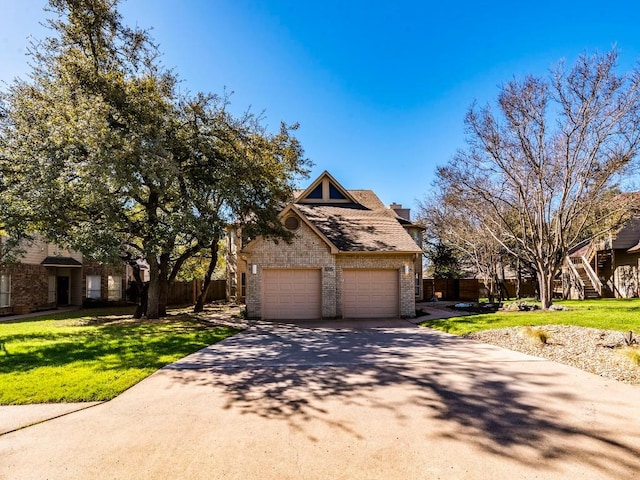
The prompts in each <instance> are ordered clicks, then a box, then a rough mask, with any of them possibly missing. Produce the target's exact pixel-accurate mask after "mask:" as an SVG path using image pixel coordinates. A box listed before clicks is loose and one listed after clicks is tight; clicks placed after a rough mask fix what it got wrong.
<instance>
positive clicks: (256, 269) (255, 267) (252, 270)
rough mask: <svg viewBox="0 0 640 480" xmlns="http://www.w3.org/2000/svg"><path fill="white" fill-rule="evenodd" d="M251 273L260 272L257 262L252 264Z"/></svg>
mask: <svg viewBox="0 0 640 480" xmlns="http://www.w3.org/2000/svg"><path fill="white" fill-rule="evenodd" d="M251 273H252V274H254V275H255V274H256V273H258V265H256V264H255V263H254V264H253V265H251Z"/></svg>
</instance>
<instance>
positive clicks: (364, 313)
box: [343, 269, 399, 318]
mask: <svg viewBox="0 0 640 480" xmlns="http://www.w3.org/2000/svg"><path fill="white" fill-rule="evenodd" d="M343 280H344V289H343V292H344V295H343V317H345V318H385V317H386V318H389V317H397V316H398V311H399V294H398V292H399V286H398V283H399V280H398V271H397V270H392V269H386V270H355V269H353V270H343Z"/></svg>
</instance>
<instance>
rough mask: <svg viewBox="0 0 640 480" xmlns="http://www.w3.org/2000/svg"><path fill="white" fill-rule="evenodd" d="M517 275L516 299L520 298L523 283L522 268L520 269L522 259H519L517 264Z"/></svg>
mask: <svg viewBox="0 0 640 480" xmlns="http://www.w3.org/2000/svg"><path fill="white" fill-rule="evenodd" d="M516 270H517V272H518V273H517V276H516V300H520V297H521V295H520V285H521V283H522V270H521V269H520V259H519V258H518V259H517V264H516Z"/></svg>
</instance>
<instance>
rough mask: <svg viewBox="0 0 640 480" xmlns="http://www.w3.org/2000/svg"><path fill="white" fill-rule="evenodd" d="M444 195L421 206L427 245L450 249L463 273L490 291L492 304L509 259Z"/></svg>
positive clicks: (471, 217)
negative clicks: (502, 268) (440, 245)
mask: <svg viewBox="0 0 640 480" xmlns="http://www.w3.org/2000/svg"><path fill="white" fill-rule="evenodd" d="M467 207H468V205H465V204H461V203H458V202H457V201H456V198H454V197H452V196H451V195H449V194H448V193H447V192H445V191H438V190H436V191H435V192H432V195H431V196H429V197H427V198H425V199H424V200H423V201H422V202H421V203H420V206H419V213H418V216H419V218H420V221H421V223H422V224H424V225H425V227H426V228H427V232H428V235H426V236H425V242H427V241H430V242H431V243H435V244H443V245H447V246H448V247H450V248H451V249H452V250H453V251H454V252H455V256H456V258H457V259H458V261H459V264H460V266H461V268H462V269H463V270H466V271H468V272H471V273H472V274H473V275H474V276H475V277H476V278H478V279H479V280H480V281H481V282H482V283H483V284H484V286H485V288H486V289H487V292H488V295H489V300H490V301H493V299H494V297H496V296H498V294H499V291H498V284H497V282H496V279H497V278H498V276H499V275H498V270H499V268H500V266H501V265H502V264H504V262H505V256H507V255H508V253H507V252H505V250H504V248H503V247H502V245H500V243H498V242H497V241H496V240H495V238H494V237H493V236H492V235H491V234H489V233H488V232H487V231H486V230H485V229H483V228H482V222H481V221H480V220H479V218H477V216H476V215H475V214H476V213H482V209H477V208H474V209H473V210H472V211H468V210H467Z"/></svg>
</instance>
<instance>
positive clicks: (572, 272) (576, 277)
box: [566, 255, 584, 298]
mask: <svg viewBox="0 0 640 480" xmlns="http://www.w3.org/2000/svg"><path fill="white" fill-rule="evenodd" d="M576 260H578V259H576ZM579 260H580V261H582V259H579ZM566 261H567V266H568V267H569V272H570V275H569V276H570V277H571V278H572V279H573V280H574V281H573V282H572V283H573V285H574V286H576V287H577V288H578V290H579V292H578V296H579V297H580V298H584V281H583V280H582V277H581V276H580V274H579V273H578V270H577V269H576V266H575V265H574V263H573V261H574V259H573V258H571V257H570V256H568V255H567V257H566Z"/></svg>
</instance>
